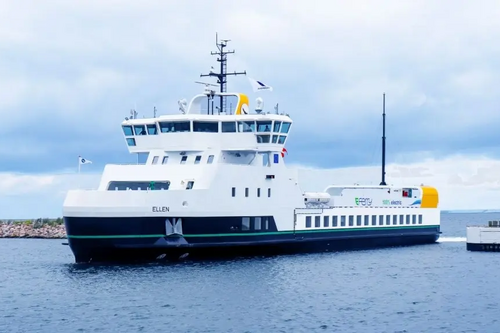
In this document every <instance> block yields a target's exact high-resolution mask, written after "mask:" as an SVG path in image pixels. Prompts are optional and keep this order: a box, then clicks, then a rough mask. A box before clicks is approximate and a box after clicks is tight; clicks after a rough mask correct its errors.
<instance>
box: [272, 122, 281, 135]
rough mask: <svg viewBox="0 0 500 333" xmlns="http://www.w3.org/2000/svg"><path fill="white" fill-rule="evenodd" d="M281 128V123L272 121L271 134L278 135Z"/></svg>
mask: <svg viewBox="0 0 500 333" xmlns="http://www.w3.org/2000/svg"><path fill="white" fill-rule="evenodd" d="M280 127H281V121H274V129H273V132H276V133H279V132H280Z"/></svg>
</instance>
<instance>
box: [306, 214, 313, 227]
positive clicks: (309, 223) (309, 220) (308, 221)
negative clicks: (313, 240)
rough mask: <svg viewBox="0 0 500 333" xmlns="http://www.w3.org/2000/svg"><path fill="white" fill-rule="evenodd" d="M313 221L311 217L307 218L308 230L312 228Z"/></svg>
mask: <svg viewBox="0 0 500 333" xmlns="http://www.w3.org/2000/svg"><path fill="white" fill-rule="evenodd" d="M311 221H312V219H311V217H310V216H306V228H310V227H311V226H312V223H311Z"/></svg>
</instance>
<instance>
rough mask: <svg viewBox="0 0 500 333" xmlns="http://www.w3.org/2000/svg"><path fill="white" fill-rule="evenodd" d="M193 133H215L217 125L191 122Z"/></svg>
mask: <svg viewBox="0 0 500 333" xmlns="http://www.w3.org/2000/svg"><path fill="white" fill-rule="evenodd" d="M193 132H204V133H217V132H219V123H218V122H213V121H193Z"/></svg>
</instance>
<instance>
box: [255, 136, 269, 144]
mask: <svg viewBox="0 0 500 333" xmlns="http://www.w3.org/2000/svg"><path fill="white" fill-rule="evenodd" d="M270 140H271V136H270V135H257V143H269V141H270Z"/></svg>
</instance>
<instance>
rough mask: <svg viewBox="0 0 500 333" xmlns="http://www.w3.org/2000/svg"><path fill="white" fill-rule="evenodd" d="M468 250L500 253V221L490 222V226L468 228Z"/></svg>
mask: <svg viewBox="0 0 500 333" xmlns="http://www.w3.org/2000/svg"><path fill="white" fill-rule="evenodd" d="M466 249H467V250H468V251H483V252H500V221H497V220H494V221H488V225H471V226H467V242H466Z"/></svg>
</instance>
